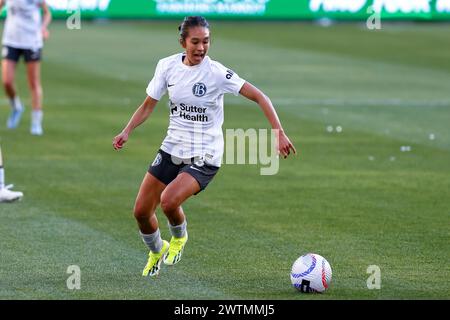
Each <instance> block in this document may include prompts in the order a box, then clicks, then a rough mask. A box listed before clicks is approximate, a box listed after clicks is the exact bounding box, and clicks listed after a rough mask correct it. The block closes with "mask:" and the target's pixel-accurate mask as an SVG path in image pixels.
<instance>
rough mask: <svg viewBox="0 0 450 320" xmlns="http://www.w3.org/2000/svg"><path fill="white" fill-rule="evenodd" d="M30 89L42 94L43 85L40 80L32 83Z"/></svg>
mask: <svg viewBox="0 0 450 320" xmlns="http://www.w3.org/2000/svg"><path fill="white" fill-rule="evenodd" d="M30 89H31V91H32V92H33V93H34V94H39V95H40V94H42V86H41V84H40V83H38V82H32V83H30Z"/></svg>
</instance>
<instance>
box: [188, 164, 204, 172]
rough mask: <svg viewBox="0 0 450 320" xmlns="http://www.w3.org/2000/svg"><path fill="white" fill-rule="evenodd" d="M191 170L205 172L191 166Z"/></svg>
mask: <svg viewBox="0 0 450 320" xmlns="http://www.w3.org/2000/svg"><path fill="white" fill-rule="evenodd" d="M189 168H191V169H194V170H197V171H199V172H201V173H203V171H202V170H200V169H197V168H196V167H193V166H190V167H189Z"/></svg>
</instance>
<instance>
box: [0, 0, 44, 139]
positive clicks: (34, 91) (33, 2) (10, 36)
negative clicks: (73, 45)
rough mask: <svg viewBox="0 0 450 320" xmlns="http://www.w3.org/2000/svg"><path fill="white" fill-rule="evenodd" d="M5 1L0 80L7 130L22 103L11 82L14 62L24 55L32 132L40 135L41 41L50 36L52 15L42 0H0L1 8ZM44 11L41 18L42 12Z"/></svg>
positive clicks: (14, 122)
mask: <svg viewBox="0 0 450 320" xmlns="http://www.w3.org/2000/svg"><path fill="white" fill-rule="evenodd" d="M5 4H6V7H7V16H6V21H5V26H4V31H3V42H2V44H3V51H2V58H3V60H2V79H3V86H4V88H5V92H6V95H7V96H8V98H9V102H10V105H11V114H10V116H9V118H8V121H7V127H8V128H9V129H14V128H17V126H18V125H19V122H20V118H21V115H22V113H23V111H24V106H23V104H22V102H21V101H20V98H19V96H18V94H17V91H16V86H15V83H14V78H15V71H16V65H17V62H18V61H19V59H20V57H21V56H22V55H23V56H24V60H25V63H26V69H27V76H28V85H29V87H30V90H31V105H32V109H33V110H32V113H31V128H30V131H31V134H33V135H42V134H43V129H42V118H43V111H42V86H41V63H40V61H41V53H42V47H43V40H44V39H47V38H48V37H49V32H48V26H49V24H50V22H51V19H52V16H51V13H50V10H49V8H48V7H47V5H46V3H45V0H0V10H1V9H2V8H3V6H4V5H5ZM41 9H42V11H43V13H44V14H43V19H42V15H41Z"/></svg>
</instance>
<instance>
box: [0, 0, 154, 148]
mask: <svg viewBox="0 0 450 320" xmlns="http://www.w3.org/2000/svg"><path fill="white" fill-rule="evenodd" d="M0 1H1V0H0ZM157 103H158V100H156V99H153V98H152V97H150V96H147V98H145V100H144V102H143V103H142V104H141V105H140V106H139V108H137V110H136V111H135V113H134V114H133V116H132V117H131V119H130V121H129V122H128V124H127V125H126V127H125V128H124V129H123V130H122V132H121V133H119V134H118V135H117V136H115V137H114V139H113V147H114V149H115V150H119V149H122V148H123V145H124V144H125V142H127V140H128V137H129V135H130V134H131V132H133V130H134V129H135V128H136V127H138V126H139V125H141V124H142V123H144V122H145V120H147V118H148V117H149V116H150V114H151V113H152V112H153V110H154V109H155V106H156V104H157Z"/></svg>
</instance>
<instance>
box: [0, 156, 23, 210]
mask: <svg viewBox="0 0 450 320" xmlns="http://www.w3.org/2000/svg"><path fill="white" fill-rule="evenodd" d="M22 197H23V193H22V192H18V191H11V190H9V186H5V170H4V169H3V158H2V149H1V148H0V202H12V201H16V200H20V199H21V198H22Z"/></svg>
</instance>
